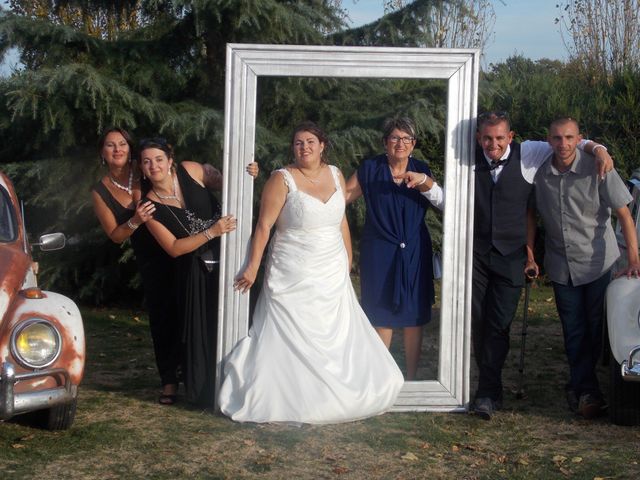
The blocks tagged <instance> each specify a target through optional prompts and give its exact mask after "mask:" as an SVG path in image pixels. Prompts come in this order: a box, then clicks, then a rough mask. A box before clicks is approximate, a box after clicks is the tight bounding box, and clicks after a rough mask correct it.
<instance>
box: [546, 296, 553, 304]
mask: <svg viewBox="0 0 640 480" xmlns="http://www.w3.org/2000/svg"><path fill="white" fill-rule="evenodd" d="M544 301H545V302H547V303H551V302H553V297H549V298H545V300H544Z"/></svg>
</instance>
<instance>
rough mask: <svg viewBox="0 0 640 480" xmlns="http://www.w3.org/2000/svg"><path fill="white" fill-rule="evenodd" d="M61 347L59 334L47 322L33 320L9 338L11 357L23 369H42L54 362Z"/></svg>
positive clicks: (21, 326)
mask: <svg viewBox="0 0 640 480" xmlns="http://www.w3.org/2000/svg"><path fill="white" fill-rule="evenodd" d="M61 347H62V341H61V338H60V333H59V332H58V330H57V329H56V327H54V326H53V325H52V324H51V323H49V322H48V321H47V320H43V319H40V318H34V319H32V320H28V321H27V322H25V323H23V324H21V325H20V326H18V328H16V329H15V330H14V331H13V335H12V336H11V350H12V352H13V356H14V357H15V358H16V360H18V362H20V363H21V364H22V366H23V367H29V368H44V367H47V366H49V365H51V364H52V363H53V362H55V361H56V359H57V358H58V355H60V350H61Z"/></svg>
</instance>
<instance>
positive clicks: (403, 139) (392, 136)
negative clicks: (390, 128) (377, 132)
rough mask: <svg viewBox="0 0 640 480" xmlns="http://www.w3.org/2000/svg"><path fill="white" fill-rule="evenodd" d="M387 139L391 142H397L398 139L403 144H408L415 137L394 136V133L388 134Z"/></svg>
mask: <svg viewBox="0 0 640 480" xmlns="http://www.w3.org/2000/svg"><path fill="white" fill-rule="evenodd" d="M387 140H388V141H390V142H391V143H398V142H399V141H402V143H404V144H405V145H409V144H410V143H411V142H413V141H414V140H415V138H413V137H396V136H395V135H390V136H389V137H387Z"/></svg>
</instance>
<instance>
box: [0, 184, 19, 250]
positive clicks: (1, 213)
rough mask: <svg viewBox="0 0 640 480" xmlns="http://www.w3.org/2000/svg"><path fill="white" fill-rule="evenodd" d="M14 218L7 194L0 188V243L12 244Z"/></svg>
mask: <svg viewBox="0 0 640 480" xmlns="http://www.w3.org/2000/svg"><path fill="white" fill-rule="evenodd" d="M16 236H17V228H16V217H15V215H14V212H13V205H12V204H11V200H10V199H9V193H8V192H7V191H6V190H5V189H4V187H2V186H0V242H12V241H13V240H15V239H16Z"/></svg>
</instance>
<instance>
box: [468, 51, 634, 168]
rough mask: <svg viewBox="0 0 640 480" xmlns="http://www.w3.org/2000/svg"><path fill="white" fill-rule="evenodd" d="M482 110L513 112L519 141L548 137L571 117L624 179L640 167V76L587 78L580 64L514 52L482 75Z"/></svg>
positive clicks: (628, 73) (512, 115) (624, 74)
mask: <svg viewBox="0 0 640 480" xmlns="http://www.w3.org/2000/svg"><path fill="white" fill-rule="evenodd" d="M483 77H484V78H483V87H484V88H482V89H481V98H480V102H479V103H480V108H479V110H480V111H483V110H505V111H507V112H509V114H510V117H511V121H512V127H513V129H514V130H515V132H516V134H517V136H518V137H519V138H521V139H532V140H538V139H545V138H546V135H547V129H548V126H549V124H550V123H551V121H552V120H553V119H554V118H556V117H558V116H570V117H573V118H575V119H576V120H577V121H578V123H579V124H580V127H581V130H582V133H583V135H584V136H585V138H590V139H593V140H596V141H599V142H602V143H604V144H605V145H607V147H608V149H609V152H610V153H611V155H612V156H613V157H614V159H615V163H616V169H617V170H618V171H619V172H620V174H621V175H622V176H623V177H628V176H630V174H631V171H632V170H633V169H635V168H637V167H638V166H640V143H639V137H640V94H639V93H638V92H640V75H638V74H637V73H636V72H634V71H632V70H627V71H624V72H622V73H620V74H616V75H613V76H612V77H610V78H608V79H600V80H595V83H594V80H593V79H591V78H588V77H585V74H584V72H583V70H582V68H581V66H580V65H577V64H574V63H567V64H563V63H561V62H557V61H551V60H545V59H543V60H538V61H535V62H534V61H532V60H529V59H526V58H523V57H521V56H514V57H511V58H509V59H507V60H506V61H505V62H504V63H501V64H498V65H492V66H491V70H490V71H489V72H487V73H486V74H484V76H483Z"/></svg>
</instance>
